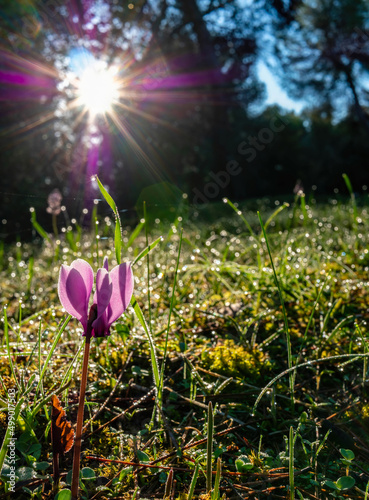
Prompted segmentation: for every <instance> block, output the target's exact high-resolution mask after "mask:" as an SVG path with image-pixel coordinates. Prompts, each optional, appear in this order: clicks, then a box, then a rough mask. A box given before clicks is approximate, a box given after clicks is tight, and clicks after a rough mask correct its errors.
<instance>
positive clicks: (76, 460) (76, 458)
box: [72, 329, 91, 500]
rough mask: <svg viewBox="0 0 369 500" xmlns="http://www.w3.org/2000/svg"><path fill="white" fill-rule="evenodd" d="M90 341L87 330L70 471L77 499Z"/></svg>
mask: <svg viewBox="0 0 369 500" xmlns="http://www.w3.org/2000/svg"><path fill="white" fill-rule="evenodd" d="M89 330H90V329H89ZM90 341H91V333H90V331H87V333H86V342H85V351H84V354H83V366H82V378H81V389H80V392H79V403H78V414H77V426H76V437H75V440H74V454H73V472H72V500H77V499H78V486H79V464H80V460H81V445H82V426H83V413H84V408H85V395H86V385H87V370H88V358H89V355H90Z"/></svg>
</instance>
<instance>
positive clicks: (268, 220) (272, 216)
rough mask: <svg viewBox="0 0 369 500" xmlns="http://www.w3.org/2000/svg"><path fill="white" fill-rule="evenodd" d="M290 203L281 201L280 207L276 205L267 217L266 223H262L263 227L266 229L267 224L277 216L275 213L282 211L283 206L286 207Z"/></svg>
mask: <svg viewBox="0 0 369 500" xmlns="http://www.w3.org/2000/svg"><path fill="white" fill-rule="evenodd" d="M289 206H290V205H289V203H283V205H281V206H280V207H278V208H277V209H276V210H274V212H273V213H272V215H271V216H270V217H268V219H267V221H266V223H265V224H264V228H265V229H267V228H268V226H269V224H270V223H271V222H272V221H273V219H274V218H275V217H277V215H278V214H279V213H281V212H282V210H284V209H285V208H288V207H289Z"/></svg>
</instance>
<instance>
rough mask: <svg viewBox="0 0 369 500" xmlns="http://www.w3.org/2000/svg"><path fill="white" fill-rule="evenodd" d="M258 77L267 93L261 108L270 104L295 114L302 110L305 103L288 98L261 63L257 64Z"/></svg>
mask: <svg viewBox="0 0 369 500" xmlns="http://www.w3.org/2000/svg"><path fill="white" fill-rule="evenodd" d="M258 75H259V78H260V80H261V81H262V82H263V83H265V86H266V92H267V98H266V100H265V102H264V103H263V106H265V107H267V106H270V105H272V104H278V105H279V106H281V107H282V108H285V109H288V110H291V111H295V112H296V113H299V112H300V111H301V110H302V109H303V108H304V106H305V105H306V103H304V102H303V101H296V100H294V99H290V98H289V97H288V95H287V94H286V92H285V91H284V90H283V89H282V87H281V86H280V85H279V83H278V81H277V79H276V78H275V77H274V75H273V73H272V72H271V71H270V69H269V68H268V67H267V66H266V64H265V63H264V62H263V61H259V62H258Z"/></svg>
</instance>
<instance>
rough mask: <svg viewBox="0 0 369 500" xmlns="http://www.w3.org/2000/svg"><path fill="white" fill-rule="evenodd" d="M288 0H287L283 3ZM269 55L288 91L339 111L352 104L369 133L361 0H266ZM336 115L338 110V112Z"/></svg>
mask: <svg viewBox="0 0 369 500" xmlns="http://www.w3.org/2000/svg"><path fill="white" fill-rule="evenodd" d="M287 3H288V2H287ZM272 5H273V10H274V17H273V22H272V24H273V28H274V36H275V38H274V41H273V45H274V54H275V57H276V59H277V61H278V63H279V65H280V68H281V69H282V71H281V72H280V77H281V79H283V85H284V86H285V88H287V89H288V91H289V92H290V94H291V95H293V96H294V97H297V98H305V99H308V100H309V101H310V102H311V103H312V102H314V100H315V104H316V99H318V100H319V102H320V104H322V103H324V102H328V103H330V105H331V106H332V107H333V108H335V109H336V111H339V110H343V109H344V110H346V111H347V108H348V107H349V106H350V104H351V103H352V104H353V105H354V109H355V112H356V114H357V116H358V118H359V119H360V121H361V123H362V125H363V126H364V127H365V128H366V129H367V130H368V131H369V116H368V114H367V111H366V107H367V106H368V105H369V93H368V91H367V89H366V83H365V80H366V78H367V77H368V71H369V36H368V34H367V33H366V31H365V28H366V26H367V25H368V22H369V9H368V7H369V3H368V1H367V0H316V1H314V2H313V1H310V0H305V1H295V2H292V1H291V2H289V4H288V6H284V7H283V5H285V4H284V3H283V2H279V1H274V2H272ZM338 114H339V115H340V116H341V117H342V116H343V113H342V111H341V113H338Z"/></svg>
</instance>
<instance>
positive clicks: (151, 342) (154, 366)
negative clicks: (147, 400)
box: [131, 297, 160, 391]
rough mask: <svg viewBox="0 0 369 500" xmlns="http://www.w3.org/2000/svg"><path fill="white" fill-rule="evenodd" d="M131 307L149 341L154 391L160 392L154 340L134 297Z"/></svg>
mask: <svg viewBox="0 0 369 500" xmlns="http://www.w3.org/2000/svg"><path fill="white" fill-rule="evenodd" d="M131 306H132V308H133V310H134V312H135V314H136V316H137V319H138V320H139V322H140V323H141V326H142V328H143V329H144V331H145V333H146V335H147V338H148V340H149V347H150V357H151V364H152V370H153V377H154V383H155V387H156V390H157V391H159V390H160V371H159V366H158V360H157V357H156V349H155V344H154V340H153V338H152V336H151V334H150V330H149V328H148V326H147V324H146V320H145V318H144V315H143V313H142V311H141V307H140V306H139V304H138V302H137V300H136V299H135V297H132V301H131Z"/></svg>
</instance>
